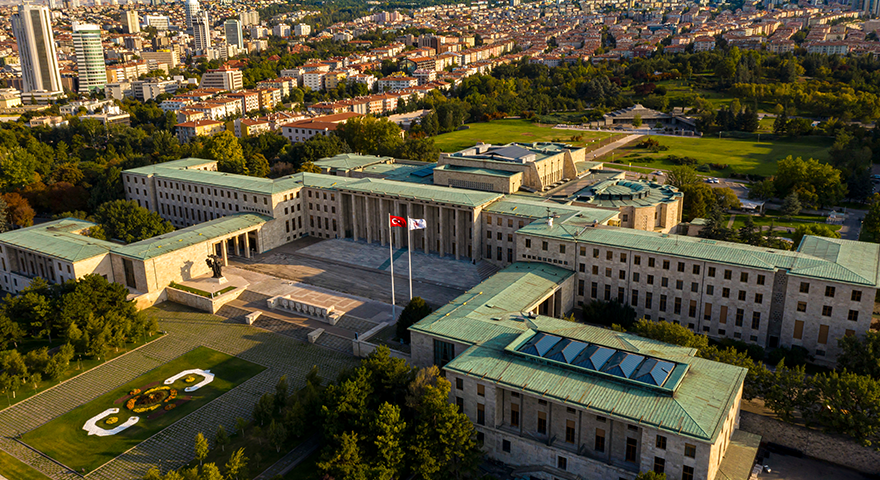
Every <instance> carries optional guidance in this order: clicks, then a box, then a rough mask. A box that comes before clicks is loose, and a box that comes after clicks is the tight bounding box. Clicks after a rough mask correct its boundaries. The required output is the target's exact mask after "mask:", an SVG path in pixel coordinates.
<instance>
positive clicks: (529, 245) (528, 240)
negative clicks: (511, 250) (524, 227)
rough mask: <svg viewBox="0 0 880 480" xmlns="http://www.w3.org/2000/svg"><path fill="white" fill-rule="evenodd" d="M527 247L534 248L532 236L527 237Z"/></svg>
mask: <svg viewBox="0 0 880 480" xmlns="http://www.w3.org/2000/svg"><path fill="white" fill-rule="evenodd" d="M526 248H532V239H531V238H527V239H526Z"/></svg>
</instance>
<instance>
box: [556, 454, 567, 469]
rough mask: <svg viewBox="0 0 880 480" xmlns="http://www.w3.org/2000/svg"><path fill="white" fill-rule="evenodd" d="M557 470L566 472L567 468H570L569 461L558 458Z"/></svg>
mask: <svg viewBox="0 0 880 480" xmlns="http://www.w3.org/2000/svg"><path fill="white" fill-rule="evenodd" d="M556 468H558V469H560V470H565V469H566V468H568V459H566V458H565V457H557V459H556Z"/></svg>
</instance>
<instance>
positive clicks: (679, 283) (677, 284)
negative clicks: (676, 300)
mask: <svg viewBox="0 0 880 480" xmlns="http://www.w3.org/2000/svg"><path fill="white" fill-rule="evenodd" d="M682 287H684V281H682V280H676V281H675V289H676V290H681V289H682Z"/></svg>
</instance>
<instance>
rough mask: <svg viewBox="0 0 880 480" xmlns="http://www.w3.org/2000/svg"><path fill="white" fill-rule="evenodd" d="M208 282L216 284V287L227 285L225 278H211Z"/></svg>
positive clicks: (227, 281)
mask: <svg viewBox="0 0 880 480" xmlns="http://www.w3.org/2000/svg"><path fill="white" fill-rule="evenodd" d="M208 281H209V282H211V283H216V284H217V285H223V284H226V283H229V280H227V279H226V277H220V278H214V277H211V278H210V280H208Z"/></svg>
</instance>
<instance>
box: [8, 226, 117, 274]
mask: <svg viewBox="0 0 880 480" xmlns="http://www.w3.org/2000/svg"><path fill="white" fill-rule="evenodd" d="M94 226H95V224H94V223H92V222H87V221H85V220H78V219H76V218H64V219H61V220H53V221H51V222H46V223H41V224H39V225H34V226H33V227H27V228H20V229H18V230H10V231H8V232H4V233H0V242H3V243H6V244H9V245H14V246H16V247H17V248H21V249H23V250H29V251H32V252H39V253H40V254H41V255H45V256H48V257H54V258H60V259H62V260H66V261H68V262H71V263H72V262H79V261H81V260H85V259H87V258H92V257H97V256H98V255H104V254H106V253H107V252H109V251H110V250H111V249H113V248H116V247H119V245H118V244H115V243H112V242H106V241H104V240H96V239H94V238H90V237H87V236H85V235H80V234H79V233H75V232H79V231H81V230H85V229H87V228H91V227H94Z"/></svg>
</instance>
